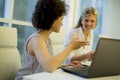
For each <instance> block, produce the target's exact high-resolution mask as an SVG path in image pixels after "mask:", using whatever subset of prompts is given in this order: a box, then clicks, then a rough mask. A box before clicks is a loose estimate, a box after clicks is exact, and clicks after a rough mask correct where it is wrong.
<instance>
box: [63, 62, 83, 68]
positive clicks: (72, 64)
mask: <svg viewBox="0 0 120 80" xmlns="http://www.w3.org/2000/svg"><path fill="white" fill-rule="evenodd" d="M67 66H77V67H81V66H82V64H81V62H80V61H72V62H71V63H70V64H66V65H62V67H67Z"/></svg>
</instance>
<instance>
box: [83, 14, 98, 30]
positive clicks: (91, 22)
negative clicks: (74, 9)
mask: <svg viewBox="0 0 120 80" xmlns="http://www.w3.org/2000/svg"><path fill="white" fill-rule="evenodd" d="M81 23H82V28H83V30H84V31H90V30H92V29H94V28H95V27H96V24H97V21H96V16H95V15H86V16H85V17H84V18H83V19H82V22H81Z"/></svg>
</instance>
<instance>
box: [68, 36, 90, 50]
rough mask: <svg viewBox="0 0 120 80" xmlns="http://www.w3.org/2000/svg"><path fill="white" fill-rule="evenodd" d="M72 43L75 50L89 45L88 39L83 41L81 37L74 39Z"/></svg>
mask: <svg viewBox="0 0 120 80" xmlns="http://www.w3.org/2000/svg"><path fill="white" fill-rule="evenodd" d="M70 44H71V45H72V48H73V50H75V49H78V48H80V47H83V46H85V45H89V43H88V41H81V40H80V39H79V38H77V39H74V40H72V41H71V42H70Z"/></svg>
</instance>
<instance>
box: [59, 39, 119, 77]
mask: <svg viewBox="0 0 120 80" xmlns="http://www.w3.org/2000/svg"><path fill="white" fill-rule="evenodd" d="M61 69H63V70H64V71H67V72H69V73H72V74H76V75H79V76H82V77H85V78H95V77H104V76H113V75H120V40H119V39H110V38H100V39H99V41H98V44H97V47H96V51H95V56H94V58H93V60H92V63H91V66H83V67H81V68H80V67H71V66H68V67H61Z"/></svg>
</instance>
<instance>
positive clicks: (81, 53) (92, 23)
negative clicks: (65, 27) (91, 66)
mask: <svg viewBox="0 0 120 80" xmlns="http://www.w3.org/2000/svg"><path fill="white" fill-rule="evenodd" d="M97 17H98V13H97V10H96V9H95V8H93V7H88V8H86V9H85V10H84V11H83V12H82V14H81V16H80V19H79V21H78V24H77V25H76V27H75V28H73V29H71V30H69V32H68V33H67V34H66V36H65V39H64V47H66V46H67V45H68V43H69V42H70V41H72V40H73V39H75V38H78V39H80V40H82V41H88V42H89V45H86V46H83V47H80V48H79V49H77V50H74V51H72V52H71V53H70V54H69V56H68V57H67V59H66V60H65V61H64V62H65V64H69V63H71V62H72V63H73V65H74V64H75V65H76V64H77V63H80V62H79V61H84V60H86V59H87V60H91V59H92V58H93V56H94V51H93V50H92V46H93V39H94V37H93V33H92V30H93V29H94V28H95V27H96V25H97ZM77 65H80V64H77Z"/></svg>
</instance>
